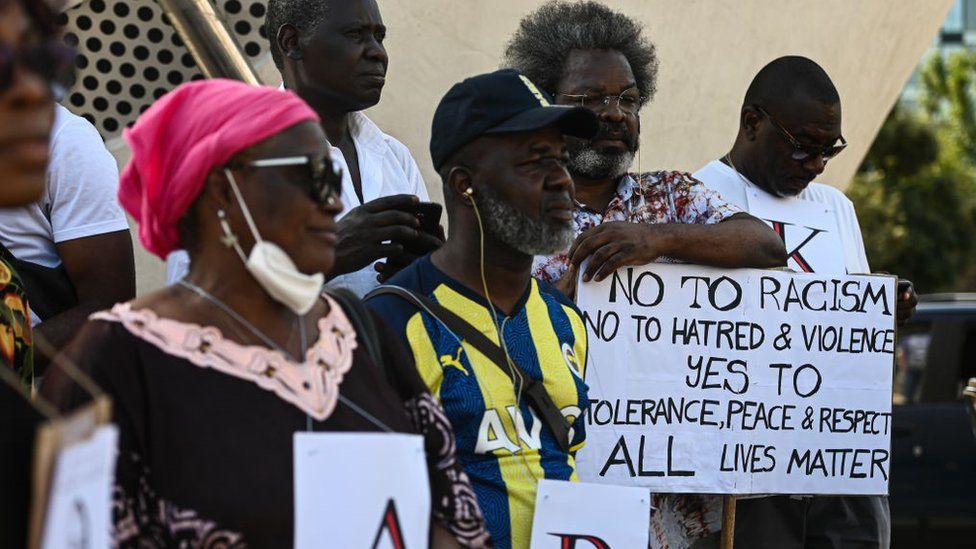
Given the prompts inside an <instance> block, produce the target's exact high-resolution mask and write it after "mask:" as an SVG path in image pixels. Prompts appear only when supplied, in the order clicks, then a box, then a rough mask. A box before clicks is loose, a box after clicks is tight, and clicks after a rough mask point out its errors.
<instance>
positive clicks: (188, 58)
mask: <svg viewBox="0 0 976 549" xmlns="http://www.w3.org/2000/svg"><path fill="white" fill-rule="evenodd" d="M180 63H182V64H183V66H184V67H186V68H188V69H192V68H193V67H195V66H197V62H196V61H194V60H193V56H192V55H190V54H189V53H184V54H183V57H180Z"/></svg>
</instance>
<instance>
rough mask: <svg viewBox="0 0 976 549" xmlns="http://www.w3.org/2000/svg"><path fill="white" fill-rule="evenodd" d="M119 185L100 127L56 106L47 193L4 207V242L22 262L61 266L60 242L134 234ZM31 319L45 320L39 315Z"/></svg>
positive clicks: (0, 214) (0, 221) (0, 223)
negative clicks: (39, 197) (121, 202)
mask: <svg viewBox="0 0 976 549" xmlns="http://www.w3.org/2000/svg"><path fill="white" fill-rule="evenodd" d="M118 187H119V169H118V165H117V164H116V163H115V158H114V157H113V156H112V155H111V153H109V152H108V149H106V148H105V144H104V143H103V142H102V137H101V136H100V135H99V134H98V130H96V129H95V126H92V125H91V123H89V122H88V121H87V120H85V119H84V118H82V117H80V116H76V115H74V114H72V113H71V111H69V110H68V109H66V108H64V107H62V106H61V105H55V111H54V127H53V128H52V129H51V158H50V162H49V164H48V167H47V186H46V189H45V191H44V194H43V195H41V199H40V200H39V201H37V202H35V203H33V204H30V205H27V206H19V207H16V208H0V241H2V242H3V245H4V246H6V247H7V249H8V250H10V252H11V253H12V254H13V255H14V257H16V258H17V259H20V260H23V261H29V262H31V263H37V264H39V265H44V266H45V267H57V266H58V265H60V264H61V256H60V255H58V250H57V248H56V247H55V245H56V244H59V243H61V242H65V241H68V240H75V239H78V238H85V237H89V236H95V235H99V234H105V233H113V232H116V231H127V230H129V223H128V222H127V221H126V217H125V212H123V211H122V207H121V206H120V205H119V201H118V199H117V198H116V193H117V192H118ZM31 320H32V323H33V324H35V325H36V324H37V323H38V322H40V319H39V318H38V317H37V315H35V314H34V312H33V311H31Z"/></svg>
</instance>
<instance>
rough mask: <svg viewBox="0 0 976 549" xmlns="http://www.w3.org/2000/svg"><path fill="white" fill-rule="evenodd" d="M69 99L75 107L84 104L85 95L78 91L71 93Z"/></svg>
mask: <svg viewBox="0 0 976 549" xmlns="http://www.w3.org/2000/svg"><path fill="white" fill-rule="evenodd" d="M70 100H71V104H72V105H74V106H76V107H81V106H82V105H84V104H85V96H84V95H82V94H80V93H78V92H75V93H73V94H71V98H70Z"/></svg>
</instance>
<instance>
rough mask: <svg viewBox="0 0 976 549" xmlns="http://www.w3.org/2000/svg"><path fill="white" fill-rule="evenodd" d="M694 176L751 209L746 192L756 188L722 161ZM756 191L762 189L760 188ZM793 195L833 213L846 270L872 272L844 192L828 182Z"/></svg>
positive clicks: (711, 163) (706, 166)
mask: <svg viewBox="0 0 976 549" xmlns="http://www.w3.org/2000/svg"><path fill="white" fill-rule="evenodd" d="M693 177H694V178H695V179H697V180H699V181H701V182H702V183H704V184H705V186H707V187H708V188H710V189H712V190H715V191H718V193H719V194H721V195H722V198H724V199H725V200H726V201H728V202H731V203H732V204H735V205H736V206H739V207H740V208H742V209H743V210H745V211H747V212H751V210H750V208H749V200H748V195H747V193H748V192H749V191H750V190H751V189H752V188H755V189H759V188H758V187H757V186H756V185H755V184H754V183H752V182H751V181H749V180H747V179H746V178H745V176H743V175H741V174H739V173H738V172H736V171H735V170H733V169H732V168H730V167H729V166H728V165H726V164H725V163H723V162H721V161H719V160H713V161H711V162H709V163H708V164H706V165H705V166H704V167H702V168H701V169H700V170H698V171H697V172H695V173H694V174H693ZM759 191H760V192H764V191H762V190H761V189H759ZM796 198H799V199H801V200H807V201H810V202H816V203H818V204H824V205H826V206H827V207H829V208H830V210H832V211H833V212H834V215H835V217H836V220H837V228H838V232H839V236H840V241H841V248H842V253H843V254H844V257H843V262H844V266H845V267H846V269H847V272H848V273H869V272H871V269H870V267H869V266H868V258H867V254H865V252H864V240H863V239H862V237H861V227H860V225H858V222H857V213H856V212H855V211H854V204H853V203H852V202H851V201H850V199H849V198H847V197H846V196H844V193H842V192H840V191H839V190H837V189H835V188H834V187H831V186H829V185H823V184H821V183H810V185H809V186H807V188H806V189H804V190H803V191H802V192H800V194H799V195H797V197H796Z"/></svg>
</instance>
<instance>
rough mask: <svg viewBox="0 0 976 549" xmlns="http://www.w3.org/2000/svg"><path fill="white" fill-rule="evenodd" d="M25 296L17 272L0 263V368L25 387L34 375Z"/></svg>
mask: <svg viewBox="0 0 976 549" xmlns="http://www.w3.org/2000/svg"><path fill="white" fill-rule="evenodd" d="M29 311H30V309H28V308H27V292H25V291H24V284H23V282H21V280H20V277H19V276H17V272H16V271H14V269H13V267H11V266H10V264H9V263H7V262H5V261H3V260H2V259H0V367H3V366H7V367H11V368H13V369H14V371H15V372H16V373H17V375H19V376H20V378H21V379H22V380H23V381H24V384H25V385H26V384H29V383H30V382H31V378H32V376H33V372H34V345H33V340H32V338H31V323H30V312H29Z"/></svg>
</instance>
